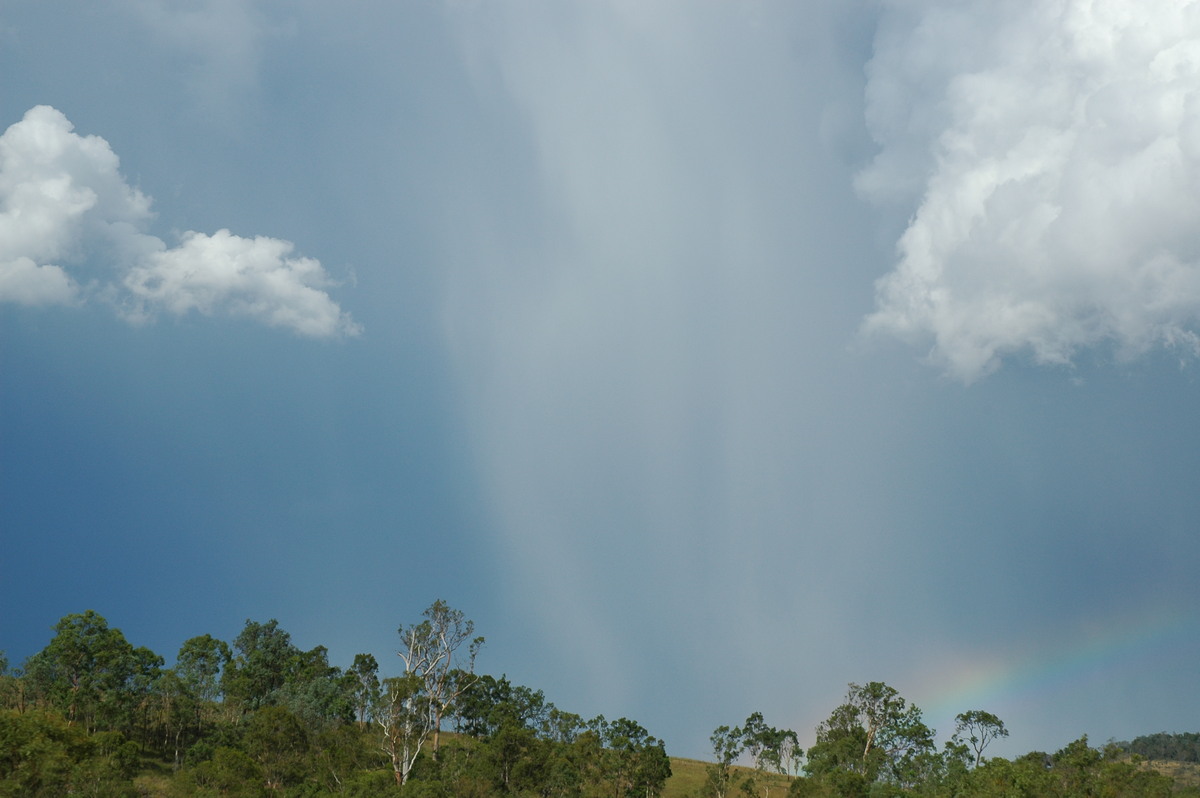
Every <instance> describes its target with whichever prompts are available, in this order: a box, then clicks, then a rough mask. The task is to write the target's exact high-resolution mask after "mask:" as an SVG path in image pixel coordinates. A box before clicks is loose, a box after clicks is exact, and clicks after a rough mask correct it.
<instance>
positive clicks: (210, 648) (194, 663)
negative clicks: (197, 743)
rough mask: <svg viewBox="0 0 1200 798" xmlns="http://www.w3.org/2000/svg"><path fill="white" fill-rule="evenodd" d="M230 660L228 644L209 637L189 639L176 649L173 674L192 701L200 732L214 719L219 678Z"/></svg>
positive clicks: (219, 694) (218, 693) (219, 685)
mask: <svg viewBox="0 0 1200 798" xmlns="http://www.w3.org/2000/svg"><path fill="white" fill-rule="evenodd" d="M231 659H232V654H231V652H230V650H229V644H228V643H226V642H225V641H224V640H218V639H217V638H215V637H213V636H212V635H207V634H206V635H201V636H198V637H192V638H189V639H188V640H185V641H184V643H183V645H182V646H180V647H179V654H178V655H176V657H175V668H174V671H175V675H176V676H177V677H178V678H179V681H180V682H181V683H182V685H183V690H184V692H185V693H186V694H187V695H188V696H189V697H190V698H191V699H192V702H193V708H194V709H195V713H196V718H195V722H196V727H197V729H198V730H200V731H203V729H204V727H206V726H208V725H209V724H211V723H213V722H215V720H216V718H217V711H218V705H217V703H218V700H219V699H220V697H221V675H222V673H223V672H224V670H225V668H226V667H227V666H228V665H229V662H230V660H231Z"/></svg>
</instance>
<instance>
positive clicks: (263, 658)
mask: <svg viewBox="0 0 1200 798" xmlns="http://www.w3.org/2000/svg"><path fill="white" fill-rule="evenodd" d="M233 647H234V649H235V650H236V651H237V655H236V656H235V657H234V658H233V660H232V661H230V662H228V663H227V664H226V665H225V667H224V669H223V671H222V674H221V689H222V690H223V691H224V693H225V696H226V698H227V699H232V700H233V701H234V702H235V703H236V704H240V705H241V707H242V709H243V711H249V712H253V711H254V710H257V709H259V708H261V707H264V706H270V705H272V704H274V703H276V695H275V693H276V691H277V690H279V689H280V688H281V687H283V685H284V683H285V682H286V681H287V679H288V669H289V667H290V666H291V665H292V663H293V659H294V658H295V656H296V654H298V653H299V651H298V650H297V648H296V647H295V646H293V645H292V637H291V635H289V634H288V633H287V632H285V631H284V630H283V629H280V628H279V621H277V620H275V619H274V618H272V619H271V620H269V621H267V622H266V623H257V622H255V621H251V620H249V619H247V620H246V625H245V626H244V627H243V628H242V631H241V633H240V634H239V635H238V636H237V638H235V639H234V641H233Z"/></svg>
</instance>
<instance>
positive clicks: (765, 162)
mask: <svg viewBox="0 0 1200 798" xmlns="http://www.w3.org/2000/svg"><path fill="white" fill-rule="evenodd" d="M64 9H66V10H64ZM0 131H2V134H0V541H2V543H3V552H4V554H3V557H2V558H0V649H3V650H5V651H7V653H8V657H9V659H10V661H11V662H12V663H13V664H18V663H20V662H21V661H22V660H23V659H24V658H25V657H27V656H29V655H31V654H33V653H35V652H36V651H38V650H39V649H40V648H41V647H42V646H44V645H45V644H46V643H47V642H48V641H49V638H50V636H51V627H52V626H53V625H54V624H55V623H56V622H57V620H58V619H59V618H61V617H62V616H64V615H66V614H69V613H76V612H82V611H84V610H86V609H94V610H96V611H97V612H99V613H100V614H102V615H103V616H105V617H106V618H107V619H108V620H109V622H110V624H111V625H113V626H116V627H118V628H120V629H121V630H122V631H123V632H124V633H125V635H126V637H127V638H128V639H129V640H130V641H131V642H132V643H133V644H134V645H144V646H148V647H150V648H152V649H153V650H155V651H156V652H158V653H160V654H162V655H163V656H164V657H166V659H167V661H168V662H170V661H171V660H172V659H173V657H174V653H175V652H176V651H177V650H178V648H179V646H180V645H181V644H182V643H183V641H184V640H186V639H188V638H190V637H193V636H196V635H201V634H213V635H214V636H217V637H220V638H223V639H225V640H232V639H233V638H234V637H236V635H237V633H238V632H239V631H240V629H241V627H242V624H243V623H244V622H245V621H246V620H247V619H253V620H257V621H265V620H267V619H270V618H276V619H278V620H279V622H280V625H281V626H282V627H283V628H284V629H286V630H287V631H289V632H290V633H291V635H292V637H293V641H294V642H295V643H296V644H297V645H299V646H301V647H303V648H311V647H313V646H316V645H325V646H327V647H328V648H329V651H330V658H331V660H332V662H333V663H334V664H336V665H340V666H343V667H345V666H348V665H349V664H350V663H351V661H352V659H353V656H354V654H355V653H358V652H371V653H374V654H375V655H376V656H377V657H378V658H379V660H380V661H381V663H382V669H383V671H384V672H385V673H388V674H394V673H396V672H398V671H399V670H400V668H401V666H400V663H399V659H398V658H397V657H395V656H394V653H395V651H396V649H397V648H398V637H397V635H396V629H397V628H398V627H399V626H401V625H402V624H408V623H411V622H413V621H415V620H419V618H420V615H421V612H422V611H423V610H424V609H425V607H427V606H428V605H429V604H431V603H432V602H433V601H434V600H436V599H444V600H446V601H447V602H449V603H450V604H451V606H453V607H456V608H458V609H461V610H462V611H463V612H464V613H465V614H466V615H467V616H468V617H469V618H472V619H473V620H474V621H475V624H476V629H477V631H478V632H479V633H481V634H483V635H484V636H485V637H486V638H487V643H486V646H485V647H484V649H483V651H482V652H481V653H480V656H479V659H478V661H477V666H478V668H479V669H480V670H482V671H484V672H488V673H493V674H501V673H504V674H507V675H508V677H509V678H510V679H511V680H513V681H514V682H516V683H520V684H525V685H529V686H532V687H535V688H539V689H542V690H543V691H544V692H545V694H546V697H547V698H548V699H549V700H551V701H553V702H554V703H555V704H556V705H558V706H559V707H561V708H563V709H566V710H569V711H573V712H577V713H579V714H581V715H584V716H585V717H591V716H594V715H597V714H604V715H605V716H606V717H609V718H616V717H621V716H625V717H630V718H633V719H635V720H637V721H639V722H640V723H641V724H642V725H643V726H645V727H646V728H647V730H648V731H649V732H650V733H651V734H654V735H656V736H658V737H660V738H662V739H664V740H665V741H666V743H667V749H668V752H669V753H671V754H673V755H679V756H689V757H704V756H705V755H706V754H707V753H709V744H708V737H709V735H710V734H711V732H712V730H713V729H714V728H716V727H717V726H719V725H734V724H737V723H740V722H741V721H742V720H743V719H744V718H745V717H746V716H748V715H749V714H750V713H751V712H754V711H761V712H763V713H764V715H765V717H766V720H767V722H768V723H770V724H771V725H775V726H779V727H786V728H792V729H795V730H796V731H797V732H798V733H799V735H800V739H801V744H802V745H805V746H807V744H809V743H811V741H812V739H813V734H814V729H815V727H816V725H817V724H818V723H820V722H821V721H822V720H824V719H825V718H827V717H828V716H829V714H830V713H831V712H832V710H833V709H834V708H835V707H836V706H837V705H838V704H840V703H841V702H842V700H843V698H844V696H845V693H846V687H847V684H848V683H850V682H856V683H863V682H867V681H884V682H887V683H888V684H889V685H891V686H893V687H895V688H896V689H897V690H899V692H900V693H901V695H902V696H904V697H905V698H906V699H908V700H909V701H910V702H912V703H915V704H917V705H918V706H920V707H921V708H922V709H923V710H924V712H925V719H926V721H927V722H928V723H929V724H930V725H931V726H933V727H935V728H936V729H937V732H938V737H939V740H945V739H946V738H948V737H949V735H950V734H951V733H952V732H953V725H954V721H953V718H954V715H955V714H957V713H959V712H965V711H967V710H971V709H982V710H986V711H989V712H992V713H994V714H996V715H998V716H999V717H1001V718H1002V719H1003V720H1004V721H1005V723H1006V725H1007V727H1008V728H1009V730H1010V732H1011V736H1010V738H1009V739H1007V740H1004V741H1000V742H998V743H996V744H995V749H996V751H995V752H996V753H999V754H1003V755H1009V756H1013V755H1019V754H1021V753H1024V752H1026V751H1031V750H1044V751H1054V750H1057V749H1059V748H1061V747H1063V746H1065V745H1066V744H1067V743H1069V742H1071V741H1072V740H1075V739H1077V738H1078V737H1079V736H1081V735H1083V734H1087V735H1088V736H1089V739H1090V740H1091V741H1093V743H1101V742H1103V741H1105V740H1108V739H1114V738H1115V739H1118V740H1125V739H1131V738H1133V737H1136V736H1138V735H1142V734H1149V733H1154V732H1158V731H1180V732H1182V731H1196V730H1197V729H1196V718H1197V717H1200V693H1197V691H1196V689H1195V685H1196V679H1197V677H1198V676H1200V672H1198V667H1197V664H1196V663H1198V662H1200V615H1198V613H1197V610H1196V608H1197V607H1198V606H1200V579H1197V578H1196V570H1197V566H1198V565H1200V538H1198V536H1197V519H1200V491H1197V490H1196V489H1195V482H1196V478H1197V475H1200V423H1197V421H1196V412H1195V409H1196V407H1197V406H1198V401H1200V224H1198V223H1197V221H1198V218H1200V3H1197V2H1190V1H1188V0H1163V1H1162V2H1158V3H1155V4H1153V6H1147V5H1146V4H1141V3H1134V2H1132V0H1049V1H1048V2H1014V3H991V2H985V1H984V0H978V1H975V0H970V1H968V2H963V0H944V1H943V0H872V1H871V2H866V1H865V0H863V1H861V2H860V1H859V0H806V1H805V2H792V1H791V0H787V1H786V2H785V1H784V0H778V1H772V0H741V1H739V2H733V1H732V0H689V1H688V2H684V1H683V0H661V2H653V3H647V2H643V1H642V0H636V1H635V0H597V1H596V2H569V3H562V2H548V1H546V0H543V1H541V2H535V1H533V0H529V1H526V0H504V2H494V3H493V2H487V3H485V2H474V1H472V0H414V1H413V2H406V3H394V2H377V1H376V0H359V2H356V3H354V4H351V5H346V4H331V3H326V2H318V0H288V1H287V2H283V1H282V0H275V1H272V0H189V2H186V3H178V2H168V0H114V2H110V3H103V4H97V3H89V2H82V1H81V0H71V1H70V2H67V3H65V4H64V3H57V4H54V5H53V7H51V6H50V5H48V4H45V3H39V2H36V0H4V2H3V3H2V4H0Z"/></svg>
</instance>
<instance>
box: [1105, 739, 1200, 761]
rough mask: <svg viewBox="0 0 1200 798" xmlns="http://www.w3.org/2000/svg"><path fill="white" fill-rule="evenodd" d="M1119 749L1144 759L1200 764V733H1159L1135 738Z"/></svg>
mask: <svg viewBox="0 0 1200 798" xmlns="http://www.w3.org/2000/svg"><path fill="white" fill-rule="evenodd" d="M1120 747H1121V748H1122V749H1123V750H1125V751H1126V752H1128V753H1130V754H1137V755H1139V756H1143V757H1145V758H1146V759H1169V760H1171V761H1173V762H1200V733H1196V732H1190V733H1185V734H1168V733H1167V732H1159V733H1158V734H1149V735H1145V736H1143V737H1137V738H1135V739H1134V740H1133V742H1131V743H1121V744H1120Z"/></svg>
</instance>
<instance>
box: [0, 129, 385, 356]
mask: <svg viewBox="0 0 1200 798" xmlns="http://www.w3.org/2000/svg"><path fill="white" fill-rule="evenodd" d="M73 130H74V126H73V125H72V124H71V122H70V121H69V120H68V119H67V117H66V116H65V115H64V114H63V113H62V112H60V111H58V110H57V109H55V108H52V107H50V106H46V105H40V106H37V107H35V108H32V109H30V110H29V111H28V112H27V113H26V114H25V116H24V118H23V119H22V120H21V121H20V122H17V123H16V124H14V125H12V126H11V127H9V128H8V130H6V131H5V132H4V134H3V135H0V302H10V303H17V304H22V305H31V306H44V305H63V304H79V303H83V302H87V301H94V300H98V299H100V298H105V299H108V300H111V301H113V302H114V303H115V304H116V306H117V307H118V308H119V309H120V310H119V312H120V314H121V315H122V316H123V317H124V318H126V319H128V320H130V321H132V322H139V323H144V322H147V321H150V320H152V319H153V318H154V317H155V316H157V315H158V314H159V313H164V312H165V313H171V314H174V315H177V316H182V315H185V314H187V313H189V312H191V311H196V312H198V313H201V314H204V315H214V316H215V315H228V316H239V317H245V318H249V319H252V320H254V321H257V322H260V323H263V324H266V325H269V326H272V327H282V328H285V329H290V330H292V331H293V332H295V333H298V334H300V335H304V336H309V337H312V338H332V337H341V336H352V335H357V334H359V333H360V332H361V328H360V327H359V325H358V324H356V323H355V322H354V321H353V319H351V317H350V315H349V314H347V313H345V312H343V311H342V310H341V308H340V307H339V306H338V304H337V303H336V302H334V301H333V299H331V298H330V296H329V295H328V294H327V293H326V291H325V289H327V288H329V287H332V286H333V285H335V283H334V281H333V280H331V279H330V278H329V276H328V275H327V274H326V272H325V270H324V269H323V268H322V267H321V264H320V262H318V261H317V260H314V259H312V258H304V257H295V256H293V255H292V250H293V245H292V243H291V242H289V241H283V240H280V239H276V238H268V237H265V236H255V237H254V238H244V237H242V236H238V235H234V234H233V233H231V232H229V230H219V231H217V232H216V233H214V234H213V235H207V234H204V233H198V232H194V231H189V232H186V233H184V234H183V235H182V236H181V239H180V243H179V245H178V246H175V247H168V246H167V245H166V243H165V242H163V241H162V240H161V239H159V238H157V237H155V236H152V235H149V234H147V233H145V232H143V230H144V228H145V227H146V225H147V224H148V222H149V220H150V219H151V217H152V214H151V212H150V200H149V198H147V197H146V196H144V195H143V194H142V193H141V192H139V191H137V190H136V189H134V188H132V187H130V186H129V185H128V184H127V183H126V182H125V179H124V178H123V177H122V176H121V174H120V171H119V161H118V159H117V156H116V155H115V154H114V153H113V151H112V149H111V148H110V147H109V145H108V142H106V141H105V140H104V139H102V138H100V137H98V136H80V135H78V134H76V133H74V132H73ZM105 262H107V264H108V265H109V266H111V268H112V269H113V270H114V271H115V275H112V276H110V275H108V274H105V273H104V272H103V271H102V270H101V269H99V268H98V264H102V263H105ZM89 271H90V272H92V273H93V274H92V276H91V277H90V279H88V272H89Z"/></svg>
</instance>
